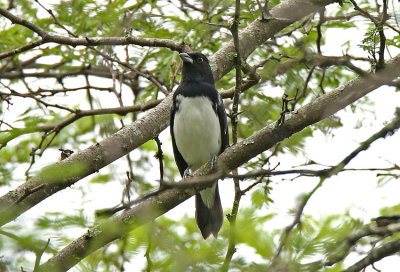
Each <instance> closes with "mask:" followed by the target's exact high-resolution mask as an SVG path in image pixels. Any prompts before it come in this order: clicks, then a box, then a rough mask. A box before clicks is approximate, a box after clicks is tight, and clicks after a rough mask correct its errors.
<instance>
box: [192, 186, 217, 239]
mask: <svg viewBox="0 0 400 272" xmlns="http://www.w3.org/2000/svg"><path fill="white" fill-rule="evenodd" d="M223 221H224V214H223V211H222V205H221V199H220V197H219V190H218V184H217V186H215V194H214V204H213V205H212V206H211V207H210V208H208V207H207V206H206V205H205V203H204V201H203V199H202V198H201V195H200V193H197V194H196V222H197V226H199V229H200V231H201V234H202V235H203V238H204V239H207V238H208V236H210V234H212V235H214V237H215V238H217V236H218V232H219V230H220V229H221V226H222V223H223Z"/></svg>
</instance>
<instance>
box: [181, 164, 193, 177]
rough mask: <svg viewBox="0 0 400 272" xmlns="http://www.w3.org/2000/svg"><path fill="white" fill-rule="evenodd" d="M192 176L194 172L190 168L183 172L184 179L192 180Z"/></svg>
mask: <svg viewBox="0 0 400 272" xmlns="http://www.w3.org/2000/svg"><path fill="white" fill-rule="evenodd" d="M191 177H193V176H192V171H190V168H189V167H188V168H186V170H185V172H183V179H187V178H191Z"/></svg>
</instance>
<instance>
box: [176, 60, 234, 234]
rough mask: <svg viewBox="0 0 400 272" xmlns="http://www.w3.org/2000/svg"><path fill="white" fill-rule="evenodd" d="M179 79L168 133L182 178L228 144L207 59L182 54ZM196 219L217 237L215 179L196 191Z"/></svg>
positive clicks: (219, 211) (220, 215) (219, 222)
mask: <svg viewBox="0 0 400 272" xmlns="http://www.w3.org/2000/svg"><path fill="white" fill-rule="evenodd" d="M180 57H181V59H182V60H183V69H182V80H181V82H180V84H179V87H178V89H177V90H176V92H175V93H174V96H173V104H172V110H171V123H170V124H171V136H172V146H173V150H174V156H175V161H176V164H177V166H178V168H179V172H180V174H181V175H182V177H186V176H187V175H188V174H189V171H194V170H196V169H198V168H199V167H200V166H202V165H203V164H204V163H206V162H207V161H210V160H211V161H214V160H215V157H216V156H218V155H219V154H220V153H222V152H223V151H224V149H225V148H226V147H227V146H228V145H229V135H228V125H227V117H226V113H225V108H224V104H223V101H222V98H221V96H220V95H219V93H218V92H217V90H216V89H215V84H214V78H213V75H212V71H211V67H210V64H209V61H208V59H207V58H206V56H204V55H203V54H201V53H182V54H180ZM196 221H197V225H198V226H199V229H200V231H201V233H202V235H203V237H204V239H206V238H207V237H208V236H209V235H210V234H213V235H214V236H215V237H217V234H218V231H219V230H220V228H221V225H222V222H223V210H222V206H221V200H220V196H219V190H218V184H217V181H216V182H215V183H214V184H213V186H212V187H211V188H207V189H205V190H203V191H202V192H200V193H198V194H196Z"/></svg>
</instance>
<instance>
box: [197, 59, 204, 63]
mask: <svg viewBox="0 0 400 272" xmlns="http://www.w3.org/2000/svg"><path fill="white" fill-rule="evenodd" d="M196 61H197V63H202V62H203V61H204V59H203V58H197V60H196Z"/></svg>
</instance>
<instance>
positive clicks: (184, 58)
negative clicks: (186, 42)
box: [179, 53, 193, 64]
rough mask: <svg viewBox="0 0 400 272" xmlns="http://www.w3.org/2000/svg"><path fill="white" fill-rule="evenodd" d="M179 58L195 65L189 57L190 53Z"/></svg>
mask: <svg viewBox="0 0 400 272" xmlns="http://www.w3.org/2000/svg"><path fill="white" fill-rule="evenodd" d="M179 56H180V57H181V59H182V60H183V62H189V63H191V64H192V63H193V59H192V58H191V57H190V56H189V54H188V53H180V54H179Z"/></svg>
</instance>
